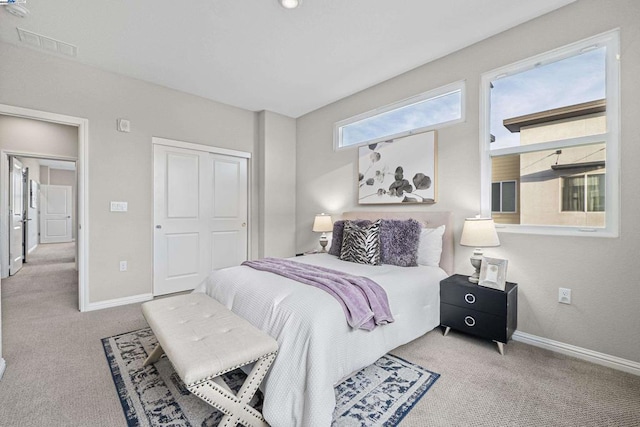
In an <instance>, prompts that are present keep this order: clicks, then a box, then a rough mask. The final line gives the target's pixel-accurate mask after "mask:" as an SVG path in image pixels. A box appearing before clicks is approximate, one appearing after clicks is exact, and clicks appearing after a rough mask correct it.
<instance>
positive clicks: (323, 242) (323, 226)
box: [313, 214, 333, 252]
mask: <svg viewBox="0 0 640 427" xmlns="http://www.w3.org/2000/svg"><path fill="white" fill-rule="evenodd" d="M313 231H315V232H316V233H322V235H321V236H320V246H322V250H321V251H320V252H327V249H326V247H327V242H328V241H329V240H328V239H327V232H328V231H333V221H331V215H326V214H320V215H316V219H315V220H314V221H313Z"/></svg>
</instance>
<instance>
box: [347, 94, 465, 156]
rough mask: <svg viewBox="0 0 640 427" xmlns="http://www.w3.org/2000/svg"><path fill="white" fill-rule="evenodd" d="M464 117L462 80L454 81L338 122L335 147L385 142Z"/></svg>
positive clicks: (457, 120) (451, 122)
mask: <svg viewBox="0 0 640 427" xmlns="http://www.w3.org/2000/svg"><path fill="white" fill-rule="evenodd" d="M463 120H464V82H457V83H453V84H450V85H447V86H444V87H441V88H438V89H435V90H432V91H429V92H425V93H422V94H420V95H417V96H414V97H412V98H409V99H406V100H404V101H400V102H396V103H394V104H391V105H387V106H386V107H382V108H379V109H376V110H373V111H368V112H366V113H363V114H359V115H357V116H355V117H351V118H349V119H346V120H342V121H340V122H337V123H336V124H335V125H334V148H336V149H341V148H345V147H352V146H358V145H364V144H371V143H375V142H380V141H386V140H389V139H395V138H399V137H402V136H407V135H411V134H414V133H420V132H426V131H429V130H432V129H436V128H439V127H442V126H444V125H448V124H453V123H458V122H461V121H463Z"/></svg>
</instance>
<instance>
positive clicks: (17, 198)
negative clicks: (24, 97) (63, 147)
mask: <svg viewBox="0 0 640 427" xmlns="http://www.w3.org/2000/svg"><path fill="white" fill-rule="evenodd" d="M0 125H6V123H3V122H2V120H0ZM8 160H9V228H10V233H9V276H13V275H15V274H17V273H18V272H19V271H20V270H21V269H22V267H23V264H24V263H28V262H29V258H30V256H31V253H32V252H34V251H35V250H36V249H38V246H39V245H42V244H45V245H46V244H50V243H72V245H71V246H69V245H67V246H66V247H65V248H66V250H68V248H69V247H72V248H74V262H75V258H76V257H75V253H76V251H75V238H76V235H77V231H76V223H77V221H76V218H77V215H76V209H75V208H76V206H77V195H76V194H77V192H76V189H77V177H76V164H75V162H72V161H61V160H55V159H45V158H36V157H18V156H14V155H9V156H8ZM60 247H61V246H60ZM49 251H50V252H51V248H49ZM76 269H77V266H76Z"/></svg>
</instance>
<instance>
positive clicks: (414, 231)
mask: <svg viewBox="0 0 640 427" xmlns="http://www.w3.org/2000/svg"><path fill="white" fill-rule="evenodd" d="M420 230H422V225H421V224H420V223H419V222H418V221H416V220H415V219H408V220H399V219H383V220H382V226H381V227H380V261H381V262H382V263H383V264H391V265H398V266H400V267H415V266H417V265H418V244H419V242H420Z"/></svg>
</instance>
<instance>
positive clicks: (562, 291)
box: [558, 288, 571, 304]
mask: <svg viewBox="0 0 640 427" xmlns="http://www.w3.org/2000/svg"><path fill="white" fill-rule="evenodd" d="M558 302H559V303H562V304H571V289H569V288H558Z"/></svg>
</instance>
